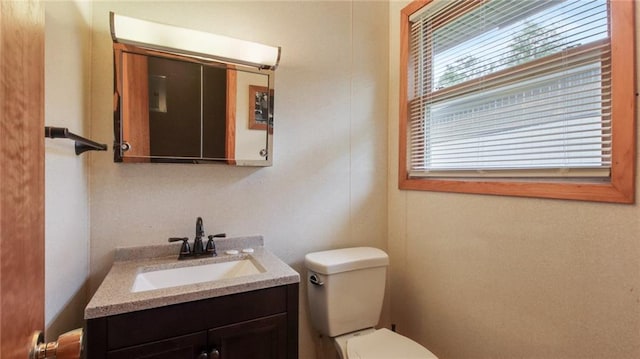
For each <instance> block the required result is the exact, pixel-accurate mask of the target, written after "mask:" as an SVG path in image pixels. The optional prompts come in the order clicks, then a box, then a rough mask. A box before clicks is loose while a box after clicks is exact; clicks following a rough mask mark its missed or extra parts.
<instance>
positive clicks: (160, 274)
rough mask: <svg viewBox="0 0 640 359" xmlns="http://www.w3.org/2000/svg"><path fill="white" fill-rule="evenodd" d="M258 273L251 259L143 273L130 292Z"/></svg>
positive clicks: (260, 270)
mask: <svg viewBox="0 0 640 359" xmlns="http://www.w3.org/2000/svg"><path fill="white" fill-rule="evenodd" d="M259 273H264V269H263V268H262V267H261V266H259V265H257V264H256V263H255V262H254V261H252V260H251V259H241V260H236V261H229V262H219V263H210V264H201V265H193V266H187V267H179V268H167V269H159V270H154V271H146V272H144V271H143V272H141V273H138V274H137V275H136V279H135V281H134V282H133V287H131V292H134V293H135V292H144V291H148V290H154V289H161V288H170V287H177V286H181V285H188V284H196V283H203V282H210V281H215V280H220V279H227V278H237V277H243V276H247V275H252V274H259Z"/></svg>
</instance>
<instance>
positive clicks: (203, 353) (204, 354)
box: [196, 352, 209, 359]
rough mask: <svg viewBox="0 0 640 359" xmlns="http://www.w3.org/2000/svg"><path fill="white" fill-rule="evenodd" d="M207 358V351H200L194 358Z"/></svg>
mask: <svg viewBox="0 0 640 359" xmlns="http://www.w3.org/2000/svg"><path fill="white" fill-rule="evenodd" d="M208 358H209V356H208V355H207V352H202V353H200V354H199V355H198V356H197V357H196V359H208Z"/></svg>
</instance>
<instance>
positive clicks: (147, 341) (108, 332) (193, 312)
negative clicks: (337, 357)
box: [85, 283, 298, 359]
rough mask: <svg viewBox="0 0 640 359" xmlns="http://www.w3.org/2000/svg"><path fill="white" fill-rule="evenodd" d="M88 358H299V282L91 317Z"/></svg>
mask: <svg viewBox="0 0 640 359" xmlns="http://www.w3.org/2000/svg"><path fill="white" fill-rule="evenodd" d="M85 335H86V345H85V358H87V359H94V358H95V359H102V358H108V359H125V358H126V359H131V358H145V359H191V358H194V359H196V358H197V359H204V358H207V359H218V358H220V359H252V358H254V359H271V358H273V359H294V358H297V357H298V283H294V284H288V285H284V286H279V287H272V288H266V289H260V290H255V291H250V292H244V293H238V294H232V295H227V296H223V297H217V298H210V299H204V300H199V301H194V302H188V303H182V304H174V305H170V306H165V307H159V308H153V309H147V310H141V311H136V312H131V313H125V314H118V315H113V316H108V317H102V318H96V319H89V320H87V327H86V334H85Z"/></svg>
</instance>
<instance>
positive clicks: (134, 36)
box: [110, 12, 280, 70]
mask: <svg viewBox="0 0 640 359" xmlns="http://www.w3.org/2000/svg"><path fill="white" fill-rule="evenodd" d="M110 24H111V38H112V39H113V42H116V43H121V44H128V45H135V46H139V47H144V48H148V49H152V50H159V51H166V52H176V53H179V54H183V55H189V56H194V57H197V58H201V59H210V60H215V61H219V62H224V63H231V64H240V65H245V66H250V67H256V68H258V69H268V70H275V69H276V68H277V67H278V63H279V62H280V47H275V46H268V45H263V44H260V43H257V42H251V41H246V40H239V39H235V38H232V37H227V36H222V35H217V34H212V33H208V32H204V31H198V30H193V29H186V28H182V27H178V26H173V25H166V24H160V23H156V22H151V21H146V20H141V19H136V18H132V17H128V16H122V15H118V14H115V13H113V12H111V13H110Z"/></svg>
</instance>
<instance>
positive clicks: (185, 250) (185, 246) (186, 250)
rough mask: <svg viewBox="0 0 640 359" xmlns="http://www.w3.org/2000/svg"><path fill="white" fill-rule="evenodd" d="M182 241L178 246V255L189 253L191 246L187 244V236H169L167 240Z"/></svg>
mask: <svg viewBox="0 0 640 359" xmlns="http://www.w3.org/2000/svg"><path fill="white" fill-rule="evenodd" d="M177 241H182V247H180V257H182V256H185V255H190V254H191V246H189V238H188V237H184V238H179V237H171V238H169V242H177Z"/></svg>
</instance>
